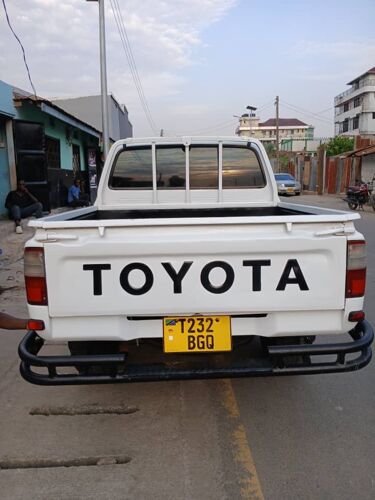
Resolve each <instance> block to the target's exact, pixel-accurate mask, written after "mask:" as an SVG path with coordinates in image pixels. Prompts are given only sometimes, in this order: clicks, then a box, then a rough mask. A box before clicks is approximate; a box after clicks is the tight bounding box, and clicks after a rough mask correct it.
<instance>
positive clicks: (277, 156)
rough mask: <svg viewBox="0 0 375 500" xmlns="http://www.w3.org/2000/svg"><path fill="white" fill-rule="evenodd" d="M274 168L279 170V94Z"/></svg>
mask: <svg viewBox="0 0 375 500" xmlns="http://www.w3.org/2000/svg"><path fill="white" fill-rule="evenodd" d="M275 106H276V168H277V171H278V172H280V140H279V96H278V95H277V96H276V100H275Z"/></svg>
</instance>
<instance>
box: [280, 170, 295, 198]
mask: <svg viewBox="0 0 375 500" xmlns="http://www.w3.org/2000/svg"><path fill="white" fill-rule="evenodd" d="M275 179H276V184H277V191H278V193H279V194H280V195H297V196H299V195H300V194H301V183H300V182H299V181H296V179H295V178H294V177H293V175H291V174H288V173H280V174H275Z"/></svg>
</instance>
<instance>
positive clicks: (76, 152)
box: [72, 144, 81, 177]
mask: <svg viewBox="0 0 375 500" xmlns="http://www.w3.org/2000/svg"><path fill="white" fill-rule="evenodd" d="M72 153H73V156H72V162H73V175H74V177H76V176H77V175H78V173H79V171H80V170H81V153H80V149H79V146H78V144H73V146H72Z"/></svg>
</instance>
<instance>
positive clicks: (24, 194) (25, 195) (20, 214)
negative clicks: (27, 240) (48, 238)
mask: <svg viewBox="0 0 375 500" xmlns="http://www.w3.org/2000/svg"><path fill="white" fill-rule="evenodd" d="M5 208H7V209H8V212H9V218H10V219H13V220H14V222H15V223H16V233H18V234H21V233H22V232H23V231H22V225H21V219H22V218H24V217H30V216H31V215H34V216H35V217H36V218H39V217H42V215H43V205H42V204H41V203H40V202H39V201H38V200H37V199H36V198H35V196H34V195H33V194H31V193H30V191H29V190H28V189H27V187H26V185H25V181H24V180H22V179H19V180H18V182H17V189H16V190H15V191H10V193H8V196H7V197H6V200H5Z"/></svg>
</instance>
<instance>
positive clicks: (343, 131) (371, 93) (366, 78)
mask: <svg viewBox="0 0 375 500" xmlns="http://www.w3.org/2000/svg"><path fill="white" fill-rule="evenodd" d="M348 85H351V87H350V89H348V90H346V91H345V92H342V93H341V94H339V95H338V96H336V97H335V134H336V135H361V136H366V135H375V67H374V68H371V69H369V70H368V71H366V73H363V75H361V76H358V77H357V78H355V79H354V80H352V81H351V82H349V83H348Z"/></svg>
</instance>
